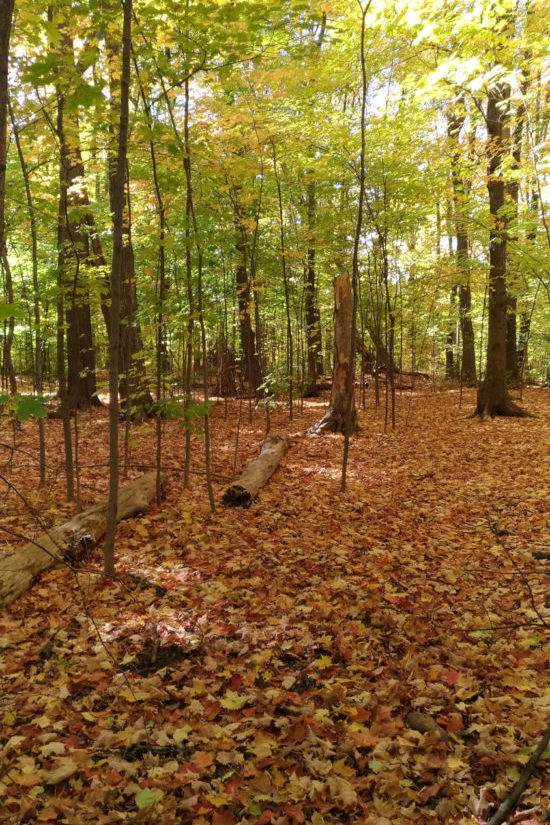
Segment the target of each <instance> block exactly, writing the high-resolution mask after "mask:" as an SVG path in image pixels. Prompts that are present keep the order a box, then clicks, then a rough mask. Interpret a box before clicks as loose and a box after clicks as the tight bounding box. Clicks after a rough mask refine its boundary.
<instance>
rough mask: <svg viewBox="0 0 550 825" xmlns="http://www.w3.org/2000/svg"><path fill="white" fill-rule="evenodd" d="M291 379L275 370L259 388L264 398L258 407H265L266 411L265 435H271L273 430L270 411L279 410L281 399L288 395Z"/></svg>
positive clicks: (259, 401) (260, 400)
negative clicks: (270, 432)
mask: <svg viewBox="0 0 550 825" xmlns="http://www.w3.org/2000/svg"><path fill="white" fill-rule="evenodd" d="M289 385H290V378H289V376H288V374H287V373H286V372H282V371H279V370H274V371H273V372H270V373H269V374H268V375H266V376H265V378H264V380H263V383H262V384H260V386H259V387H258V392H259V393H261V394H262V397H261V398H260V399H259V400H258V402H257V404H256V406H257V407H259V406H260V405H263V407H264V409H265V434H266V436H267V435H269V431H270V429H271V416H270V411H271V410H272V409H277V407H279V406H280V404H281V397H282V396H284V395H286V394H287V393H288V389H289Z"/></svg>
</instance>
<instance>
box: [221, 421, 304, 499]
mask: <svg viewBox="0 0 550 825" xmlns="http://www.w3.org/2000/svg"><path fill="white" fill-rule="evenodd" d="M289 443H290V441H289V438H288V435H287V434H286V433H277V434H276V435H272V436H270V437H269V438H266V440H265V441H264V443H263V444H262V449H261V452H260V455H259V456H258V457H257V458H254V459H253V460H252V461H250V462H249V463H248V464H247V465H246V467H245V468H244V470H243V472H242V474H241V475H240V476H239V478H238V479H236V481H234V482H233V483H232V484H230V486H229V487H227V489H226V490H225V492H224V494H223V497H222V503H223V504H225V505H226V506H227V507H250V504H251V502H252V501H253V499H255V498H256V496H257V495H258V493H259V491H260V490H261V489H262V487H263V486H264V485H265V484H266V483H267V482H268V481H269V479H270V478H271V476H272V475H273V473H274V472H275V470H276V469H277V467H278V466H279V464H280V463H281V461H282V459H283V456H284V455H285V453H286V451H287V450H288V447H289Z"/></svg>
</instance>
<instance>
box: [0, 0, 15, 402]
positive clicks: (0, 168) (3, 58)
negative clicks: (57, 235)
mask: <svg viewBox="0 0 550 825" xmlns="http://www.w3.org/2000/svg"><path fill="white" fill-rule="evenodd" d="M12 16H13V0H0V265H1V266H2V268H3V270H4V275H5V278H6V287H7V297H8V303H10V304H12V303H13V286H12V278H11V270H10V266H9V261H8V255H7V249H6V222H5V206H6V155H7V131H6V127H7V117H8V114H7V113H8V55H9V47H10V33H11V21H12ZM14 331H15V319H14V318H13V317H11V318H9V320H8V332H7V335H6V340H5V341H4V347H3V349H4V367H5V370H6V373H7V375H8V380H9V385H10V392H12V393H15V392H17V384H16V380H15V370H14V368H13V363H12V358H11V346H12V342H13V336H14Z"/></svg>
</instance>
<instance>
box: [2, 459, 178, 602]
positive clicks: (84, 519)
mask: <svg viewBox="0 0 550 825" xmlns="http://www.w3.org/2000/svg"><path fill="white" fill-rule="evenodd" d="M167 478H168V476H167V475H163V476H162V485H163V486H164V485H165V484H166V481H167ZM155 495H156V472H151V473H147V474H146V475H144V476H140V478H136V479H135V480H134V481H130V482H129V483H128V484H125V485H124V487H121V489H120V490H119V494H118V510H117V521H122V519H126V518H131V517H132V516H135V515H137V514H138V513H143V512H145V511H146V510H147V509H148V507H149V505H150V504H151V502H152V501H154V499H155ZM106 510H107V501H102V502H100V503H99V504H95V505H94V506H93V507H90V508H89V509H88V510H84V512H82V513H77V515H75V516H73V518H72V519H70V521H67V522H66V523H65V524H62V525H61V526H60V527H54V528H53V529H52V530H49V531H48V532H47V533H44V534H42V535H41V536H38V537H37V538H36V539H33V540H32V541H29V542H27V544H25V545H23V546H22V547H19V548H17V549H15V550H14V551H13V552H11V553H8V554H7V555H5V556H3V557H2V558H0V607H8V606H9V605H10V604H12V602H14V601H15V600H16V599H18V598H19V596H21V595H22V594H23V593H24V592H25V591H26V590H28V588H29V587H30V586H31V584H32V582H33V580H34V578H35V577H36V576H37V575H38V573H41V572H42V571H43V570H48V569H49V568H50V567H54V566H55V565H56V564H59V563H60V562H63V561H65V560H70V561H75V560H76V559H77V558H78V557H79V556H80V555H82V554H83V553H84V552H86V551H88V550H89V549H90V548H91V547H94V546H95V545H96V544H97V543H98V541H99V540H100V539H101V538H102V537H103V535H104V534H105V526H106Z"/></svg>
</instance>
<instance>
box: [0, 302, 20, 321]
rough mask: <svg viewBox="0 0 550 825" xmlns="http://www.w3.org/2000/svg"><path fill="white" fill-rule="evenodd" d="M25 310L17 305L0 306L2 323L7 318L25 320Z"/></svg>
mask: <svg viewBox="0 0 550 825" xmlns="http://www.w3.org/2000/svg"><path fill="white" fill-rule="evenodd" d="M24 317H25V310H24V309H23V307H20V306H18V305H17V304H0V321H5V320H6V318H24Z"/></svg>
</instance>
